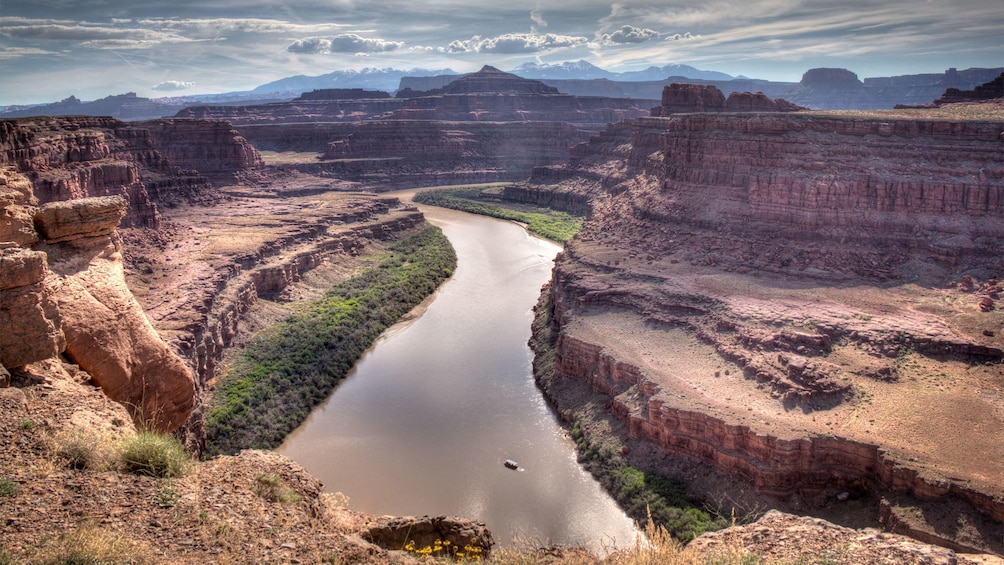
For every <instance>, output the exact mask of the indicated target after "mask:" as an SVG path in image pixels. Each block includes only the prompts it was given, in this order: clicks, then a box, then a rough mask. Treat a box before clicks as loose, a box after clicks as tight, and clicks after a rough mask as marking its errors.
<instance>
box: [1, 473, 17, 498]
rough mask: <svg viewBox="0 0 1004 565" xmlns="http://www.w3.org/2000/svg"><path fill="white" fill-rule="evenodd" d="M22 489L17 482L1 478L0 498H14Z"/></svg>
mask: <svg viewBox="0 0 1004 565" xmlns="http://www.w3.org/2000/svg"><path fill="white" fill-rule="evenodd" d="M20 488H21V485H19V484H17V483H16V482H14V481H12V480H10V479H4V478H2V477H0V498H3V497H8V496H14V495H16V494H17V491H18V489H20Z"/></svg>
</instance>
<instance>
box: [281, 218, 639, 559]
mask: <svg viewBox="0 0 1004 565" xmlns="http://www.w3.org/2000/svg"><path fill="white" fill-rule="evenodd" d="M422 211H423V212H424V213H425V215H426V217H427V218H428V219H429V220H430V221H431V222H432V223H433V224H435V225H437V226H439V227H440V228H441V229H442V230H443V232H444V233H445V234H446V236H447V237H448V238H449V240H450V242H451V243H452V244H453V246H454V247H455V248H456V250H457V256H458V266H457V269H456V271H455V272H454V275H453V277H452V278H451V279H450V280H448V281H447V282H446V283H445V284H444V285H443V286H442V287H441V288H440V289H439V291H438V292H437V294H436V295H435V297H434V298H433V299H432V300H430V301H427V306H428V307H427V309H426V310H425V311H424V313H422V314H421V316H420V317H417V318H415V319H413V320H411V321H410V322H406V323H401V324H398V325H397V326H394V327H393V328H390V329H389V330H388V331H387V332H386V333H385V334H384V335H383V336H381V337H380V338H379V340H378V341H377V343H376V344H375V345H374V347H372V348H371V349H370V350H369V351H368V352H367V353H366V354H365V355H364V356H363V357H362V358H361V359H360V360H359V362H358V363H357V364H356V367H355V368H354V369H353V370H352V372H351V373H350V374H349V376H348V377H347V378H346V379H345V380H344V381H342V383H341V384H340V385H339V386H338V388H337V389H336V390H335V392H334V393H333V394H332V395H331V397H330V398H329V399H328V400H327V401H326V402H325V403H324V404H322V405H320V406H318V407H317V408H316V409H315V410H314V411H313V413H312V414H311V415H310V417H309V418H308V419H307V420H306V421H305V422H304V423H303V424H302V425H301V426H300V427H299V428H298V429H297V430H296V431H295V432H294V433H292V434H291V435H290V436H289V437H288V438H287V439H286V441H285V443H283V445H282V446H280V447H279V449H278V450H277V451H278V452H280V453H283V454H285V455H287V456H289V457H291V458H292V459H294V460H296V461H297V462H299V463H300V464H301V465H303V466H304V467H305V468H306V469H307V470H308V471H310V472H311V473H312V474H313V475H315V476H316V477H318V478H319V479H320V480H321V481H322V482H323V483H324V484H325V486H326V488H327V489H329V490H332V491H338V492H342V493H343V494H345V495H347V496H348V497H349V501H350V502H349V506H350V507H351V508H353V509H355V510H359V511H362V512H367V513H372V514H377V515H381V514H393V515H424V514H428V515H432V516H436V515H441V514H446V515H457V516H464V517H468V518H474V519H478V520H483V521H484V522H485V523H486V524H487V525H488V527H489V529H491V530H492V533H493V534H494V535H495V539H496V542H498V543H500V544H502V545H509V544H510V543H511V542H512V541H513V540H514V539H526V540H530V541H534V542H545V543H557V544H564V545H573V544H574V545H586V546H588V547H591V548H592V549H594V550H597V551H602V550H603V549H604V548H607V549H609V548H610V547H612V546H617V547H625V546H630V545H632V544H633V543H634V540H635V534H636V530H635V528H634V526H633V524H632V522H631V520H630V519H629V518H628V517H627V516H626V515H625V514H624V513H623V512H622V511H621V510H620V509H619V508H618V507H617V505H616V504H615V503H614V501H613V500H612V499H611V498H610V496H609V495H607V494H606V493H605V492H604V491H603V490H602V489H601V487H600V486H599V484H598V483H597V482H596V480H595V479H593V478H592V477H591V476H590V475H589V474H588V473H587V472H585V471H583V470H582V468H581V467H580V466H579V465H578V463H577V462H576V460H575V446H574V444H573V443H572V442H571V441H570V440H569V439H568V438H567V437H566V436H565V434H564V433H563V432H562V429H561V428H560V426H559V425H558V423H557V419H556V417H555V415H554V414H553V412H552V411H551V410H550V408H549V407H548V406H547V404H546V403H545V401H544V399H543V397H542V396H541V394H540V391H538V390H537V388H536V387H535V385H534V382H533V377H532V372H531V360H532V353H531V351H530V349H529V347H528V346H527V340H528V339H529V337H530V323H531V320H532V311H531V310H532V307H533V305H534V303H535V302H536V300H537V297H538V296H539V294H540V288H541V285H543V284H544V283H545V282H546V281H547V280H548V278H549V276H550V271H551V267H552V263H553V260H554V257H555V255H556V254H557V253H558V251H560V248H559V247H558V246H556V245H554V244H553V243H550V242H547V241H544V240H541V239H538V238H535V237H531V236H529V235H528V234H527V233H526V232H525V231H524V230H523V229H522V228H521V227H520V226H518V225H516V224H514V223H511V222H504V221H500V220H495V219H491V218H486V217H483V216H475V215H472V214H466V213H463V212H456V211H453V210H446V209H442V208H436V207H428V206H423V207H422ZM506 459H512V460H515V461H516V462H518V464H519V469H518V470H511V469H508V468H506V467H505V466H504V465H503V462H504V461H505V460H506Z"/></svg>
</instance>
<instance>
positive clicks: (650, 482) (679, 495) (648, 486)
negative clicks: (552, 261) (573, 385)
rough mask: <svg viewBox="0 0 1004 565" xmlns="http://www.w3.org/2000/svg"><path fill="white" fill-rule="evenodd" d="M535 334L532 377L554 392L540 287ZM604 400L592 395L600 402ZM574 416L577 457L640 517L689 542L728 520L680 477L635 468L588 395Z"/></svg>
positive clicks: (551, 338)
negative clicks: (691, 495)
mask: <svg viewBox="0 0 1004 565" xmlns="http://www.w3.org/2000/svg"><path fill="white" fill-rule="evenodd" d="M535 312H536V316H535V317H534V321H533V338H532V339H531V340H530V345H531V347H532V348H533V350H534V378H535V379H536V380H537V383H538V384H539V385H540V387H541V389H543V390H544V391H545V393H547V394H549V395H550V394H553V393H552V392H549V391H553V390H554V387H556V386H567V385H568V383H556V382H555V381H556V380H561V379H556V377H555V374H554V363H555V347H554V345H555V342H556V340H557V333H556V332H555V330H554V325H553V320H552V319H551V312H552V309H551V303H550V295H549V294H548V293H546V292H545V293H544V294H542V295H541V299H540V301H539V302H538V303H537V307H536V308H535ZM602 403H603V401H602V400H599V401H596V404H602ZM574 408H576V409H577V410H576V416H575V421H574V422H573V425H572V429H571V431H570V433H571V436H572V439H573V440H574V441H575V445H576V448H577V450H578V453H579V462H580V463H581V464H582V466H583V467H585V469H586V470H588V471H589V472H590V473H592V475H593V476H594V477H596V478H597V479H598V480H599V481H600V483H601V484H602V485H603V488H604V490H606V491H607V492H609V493H610V495H611V496H613V497H614V500H616V501H617V503H618V504H619V505H620V506H621V508H623V509H624V510H625V512H627V513H628V515H630V516H631V517H632V518H633V519H635V520H636V521H637V522H639V523H642V524H644V523H646V522H647V521H651V522H652V525H653V526H655V527H657V528H663V529H665V530H666V531H667V532H668V533H669V534H670V535H671V536H672V537H673V538H675V539H677V540H679V541H681V542H684V543H685V542H689V541H690V540H692V539H694V538H696V537H697V536H699V535H701V534H703V533H704V532H708V531H713V530H720V529H722V528H725V527H727V526H728V525H729V523H728V520H726V519H725V517H723V516H716V517H713V516H712V515H711V514H709V513H708V512H707V511H705V510H703V509H702V508H700V507H699V506H698V505H697V504H696V503H695V502H694V501H692V500H690V499H688V498H687V497H686V495H685V494H684V493H685V491H686V485H685V484H684V482H683V481H682V480H680V479H677V478H673V477H667V476H663V475H660V474H658V473H653V472H648V471H644V470H641V469H637V468H635V467H633V466H631V465H630V464H629V462H628V461H627V459H626V458H625V457H624V455H623V454H624V453H625V452H626V450H625V449H624V444H623V443H622V441H621V440H620V439H619V437H618V436H617V433H616V432H614V431H613V430H612V426H611V425H610V424H609V423H608V422H604V421H601V419H602V418H603V416H600V417H597V416H596V413H597V410H599V411H602V410H604V409H598V408H596V406H595V405H593V403H591V402H590V401H582V402H581V403H579V404H576V406H575V407H574Z"/></svg>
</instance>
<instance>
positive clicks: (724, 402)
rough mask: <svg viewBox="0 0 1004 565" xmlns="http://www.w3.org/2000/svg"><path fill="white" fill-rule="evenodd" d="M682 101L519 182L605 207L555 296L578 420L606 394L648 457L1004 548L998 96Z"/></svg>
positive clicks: (518, 192)
mask: <svg viewBox="0 0 1004 565" xmlns="http://www.w3.org/2000/svg"><path fill="white" fill-rule="evenodd" d="M711 94H714V93H711ZM709 96H710V94H709V93H708V92H707V91H704V90H702V89H699V88H693V89H691V91H690V94H689V97H690V100H691V102H692V104H693V107H694V108H695V109H697V110H703V109H704V106H705V105H706V103H707V101H708V100H709ZM679 98H680V96H678V95H676V94H674V93H672V92H670V88H668V87H667V98H664V101H666V102H667V104H666V105H665V106H664V107H663V108H662V109H661V110H653V114H654V115H655V116H662V117H649V118H637V119H634V120H628V121H626V122H621V123H618V124H613V125H611V126H610V127H609V128H607V130H606V131H604V132H603V133H601V134H600V135H597V136H594V137H593V138H592V139H591V141H590V142H589V143H588V144H584V145H580V146H576V147H574V148H573V150H572V158H571V160H570V162H569V163H568V164H567V165H562V166H558V167H552V168H548V169H540V170H536V171H535V172H534V175H533V177H532V178H531V179H529V180H528V181H526V182H523V183H517V184H516V185H513V186H511V187H509V188H507V194H509V195H511V197H513V198H522V199H524V200H530V201H534V202H547V203H550V204H551V205H557V206H562V205H566V204H571V205H572V206H573V207H574V208H580V207H582V206H583V205H586V206H588V208H589V210H590V219H589V220H588V221H587V222H586V223H585V225H584V227H583V230H582V232H580V234H579V235H578V236H577V237H576V238H575V239H574V240H573V241H571V242H569V243H568V244H567V245H566V247H565V251H564V253H563V254H562V256H561V257H560V258H559V259H558V261H557V263H556V267H555V271H554V275H553V278H552V281H551V284H550V287H549V289H548V290H547V291H546V293H545V294H546V296H545V298H544V299H543V300H542V303H541V307H540V309H539V312H538V315H539V316H540V320H538V326H539V327H545V328H547V329H546V331H543V330H541V331H538V336H537V340H538V343H537V348H538V365H539V366H538V380H539V382H540V384H541V386H542V388H543V389H544V390H545V391H546V393H547V394H548V396H549V397H550V398H551V399H552V401H553V402H555V404H556V405H557V407H558V409H559V411H560V412H561V413H562V415H563V416H564V417H565V418H567V419H569V420H570V421H571V420H576V421H579V420H577V419H578V418H581V417H583V415H584V414H589V413H590V410H591V408H590V407H591V406H594V405H602V406H604V407H605V409H604V410H603V411H600V412H602V415H601V416H599V419H604V418H607V417H609V420H611V421H612V422H608V423H607V424H605V425H608V426H613V427H616V428H617V429H620V430H621V434H622V436H623V438H624V441H625V442H626V443H625V449H624V451H625V452H626V453H632V454H633V453H636V452H637V453H638V455H637V457H636V463H637V464H638V465H639V466H642V467H643V468H649V469H672V468H674V466H676V465H679V461H681V460H683V461H689V462H691V463H697V464H699V465H701V466H703V467H706V468H707V469H709V470H708V471H705V472H706V473H710V472H713V471H718V472H722V473H724V474H726V475H729V476H732V477H741V478H742V479H743V481H744V482H745V483H746V484H748V485H750V487H751V490H752V491H753V493H754V494H764V495H768V496H770V497H771V498H772V499H775V500H782V501H785V503H786V504H788V505H790V506H789V507H793V508H802V509H808V508H829V509H834V508H839V506H840V505H841V504H842V503H843V502H845V501H848V500H861V501H865V502H864V504H865V505H866V507H867V508H869V509H870V510H869V512H870V513H871V515H872V517H873V518H878V519H880V520H881V521H882V522H883V523H884V524H885V526H886V527H887V528H890V529H892V530H893V531H900V532H907V533H909V534H910V535H913V536H915V537H917V538H918V539H923V540H925V541H929V542H934V543H939V544H943V545H945V546H947V547H953V548H955V549H960V550H979V551H992V552H995V553H998V554H999V553H1001V552H1002V550H1004V546H1002V542H1004V541H1002V540H1001V537H1000V533H999V530H1000V523H1001V520H1002V519H1004V491H1001V488H1000V485H1002V484H1004V474H1002V473H1004V464H1002V463H1004V437H1001V435H1000V432H1001V430H1002V429H1004V426H1002V425H1001V424H1002V417H1004V412H1002V411H1001V406H1004V403H1002V400H1004V399H1002V393H1004V380H1002V378H1004V369H1002V367H1004V365H1002V360H1004V341H1002V340H1004V335H1002V325H1004V318H1002V314H1001V311H1000V309H999V307H998V305H997V301H998V300H999V295H1000V292H1001V289H1002V287H1001V282H1000V281H1001V279H1002V277H1004V275H1002V273H1004V252H1002V249H1004V248H1002V246H1001V241H1002V240H1004V158H1002V157H1004V155H1002V151H1001V148H1002V139H1001V135H1002V131H1004V122H1002V120H1001V114H1000V111H1001V108H1002V107H1001V105H1000V101H999V100H998V101H996V102H994V103H992V104H989V105H986V106H983V107H974V106H970V105H961V106H954V107H953V108H950V109H949V108H948V107H943V108H942V109H941V111H940V113H929V114H920V113H917V112H916V111H914V112H910V111H905V110H904V111H902V112H901V113H894V112H882V113H878V114H875V115H871V114H867V113H860V112H859V113H845V114H840V113H823V114H820V113H812V112H796V113H759V112H758V113H729V114H721V113H708V112H706V111H699V112H697V113H686V112H683V113H681V108H680V105H681V104H680V100H679ZM684 98H685V97H684ZM711 98H713V99H715V100H721V95H720V93H719V94H718V95H717V98H715V97H711ZM973 112H975V113H976V114H977V115H978V116H979V117H978V118H976V119H973V118H972V117H970V116H971V113H973ZM540 324H543V326H540ZM583 387H585V389H583ZM593 395H595V396H593ZM583 425H585V424H583ZM627 457H628V459H629V460H631V455H628V456H627ZM690 472H691V473H692V475H694V476H695V478H697V477H700V475H701V472H694V471H690Z"/></svg>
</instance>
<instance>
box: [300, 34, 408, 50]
mask: <svg viewBox="0 0 1004 565" xmlns="http://www.w3.org/2000/svg"><path fill="white" fill-rule="evenodd" d="M403 47H404V43H403V42H401V41H387V40H385V39H371V38H368V37H363V36H361V35H357V34H354V33H343V34H341V35H336V36H334V37H332V38H331V39H326V38H323V37H307V38H305V39H297V40H296V41H294V42H293V43H291V44H289V46H288V47H286V51H289V52H290V53H308V54H320V53H355V54H357V55H363V54H366V53H386V52H388V51H396V50H398V49H401V48H403Z"/></svg>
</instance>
